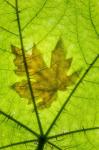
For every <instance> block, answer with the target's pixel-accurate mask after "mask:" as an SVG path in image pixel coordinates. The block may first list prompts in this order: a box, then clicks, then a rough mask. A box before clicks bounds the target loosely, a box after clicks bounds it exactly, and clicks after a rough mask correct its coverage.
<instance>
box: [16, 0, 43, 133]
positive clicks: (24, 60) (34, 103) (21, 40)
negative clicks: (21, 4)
mask: <svg viewBox="0 0 99 150" xmlns="http://www.w3.org/2000/svg"><path fill="white" fill-rule="evenodd" d="M15 2H16V16H17V23H18V30H19V37H20V44H21V50H22V55H23V62H24V67H25V71H26V76H27V82H28V85H29V89H30V94H31V98H32V102H33V105H34V110H35V114H36V118H37V122H38V126H39V130H40V134H41V135H43V129H42V125H41V121H40V118H39V114H38V110H37V106H36V102H35V98H34V94H33V89H32V85H31V81H30V77H29V71H28V66H27V62H26V56H25V52H24V44H23V36H22V30H21V23H20V16H19V10H18V0H15Z"/></svg>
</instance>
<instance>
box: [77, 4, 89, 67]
mask: <svg viewBox="0 0 99 150" xmlns="http://www.w3.org/2000/svg"><path fill="white" fill-rule="evenodd" d="M76 9H77V8H76V2H75V20H76V35H77V43H78V46H79V49H80V52H81V54H82V57H83V59H84V61H85V63H86V64H87V61H86V58H85V55H84V52H83V49H82V47H81V44H80V40H79V32H78V16H77V12H76V11H77V10H76Z"/></svg>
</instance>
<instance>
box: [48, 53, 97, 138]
mask: <svg viewBox="0 0 99 150" xmlns="http://www.w3.org/2000/svg"><path fill="white" fill-rule="evenodd" d="M98 58H99V55H97V56H96V57H95V59H94V60H93V61H92V63H91V64H90V65H89V66H88V68H87V69H86V71H85V73H84V74H83V75H82V77H81V78H80V80H79V81H78V82H77V84H76V85H75V87H74V88H73V90H72V91H71V93H70V95H69V96H68V98H67V100H66V101H65V102H64V104H63V105H62V107H61V109H60V110H59V112H58V113H57V115H56V117H55V119H54V120H53V121H52V124H51V125H50V127H49V128H48V130H47V132H46V134H45V135H46V136H47V135H48V134H49V132H50V131H51V129H52V128H53V126H54V125H55V123H56V121H57V120H58V118H59V116H60V115H61V112H62V111H63V110H64V107H65V106H66V105H67V104H68V102H69V101H70V99H71V97H72V95H73V94H74V93H75V91H76V89H77V88H78V86H79V85H80V83H81V82H82V81H83V79H84V77H85V76H86V75H87V74H88V72H89V70H90V69H91V68H92V66H93V65H94V64H95V62H96V61H97V59H98Z"/></svg>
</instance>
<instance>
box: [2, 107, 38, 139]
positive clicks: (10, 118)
mask: <svg viewBox="0 0 99 150" xmlns="http://www.w3.org/2000/svg"><path fill="white" fill-rule="evenodd" d="M0 115H3V116H5V117H6V118H8V119H9V120H11V121H13V122H15V123H16V124H17V125H19V126H20V127H22V128H24V129H26V130H27V131H29V132H30V133H32V134H34V135H35V136H36V137H39V135H38V134H37V133H36V132H35V131H33V130H31V129H30V128H29V127H27V126H26V125H24V124H23V123H21V122H19V121H18V120H16V119H15V118H13V117H12V116H10V115H8V114H6V113H5V112H3V111H1V110H0Z"/></svg>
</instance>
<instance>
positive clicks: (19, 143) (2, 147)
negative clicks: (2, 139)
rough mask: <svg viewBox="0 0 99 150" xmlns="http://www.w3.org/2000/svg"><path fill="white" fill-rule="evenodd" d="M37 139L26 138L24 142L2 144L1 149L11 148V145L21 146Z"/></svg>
mask: <svg viewBox="0 0 99 150" xmlns="http://www.w3.org/2000/svg"><path fill="white" fill-rule="evenodd" d="M36 141H37V140H26V141H22V142H16V143H11V144H8V145H5V146H1V147H0V149H5V148H9V147H13V146H19V145H23V144H27V143H32V142H36Z"/></svg>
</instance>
